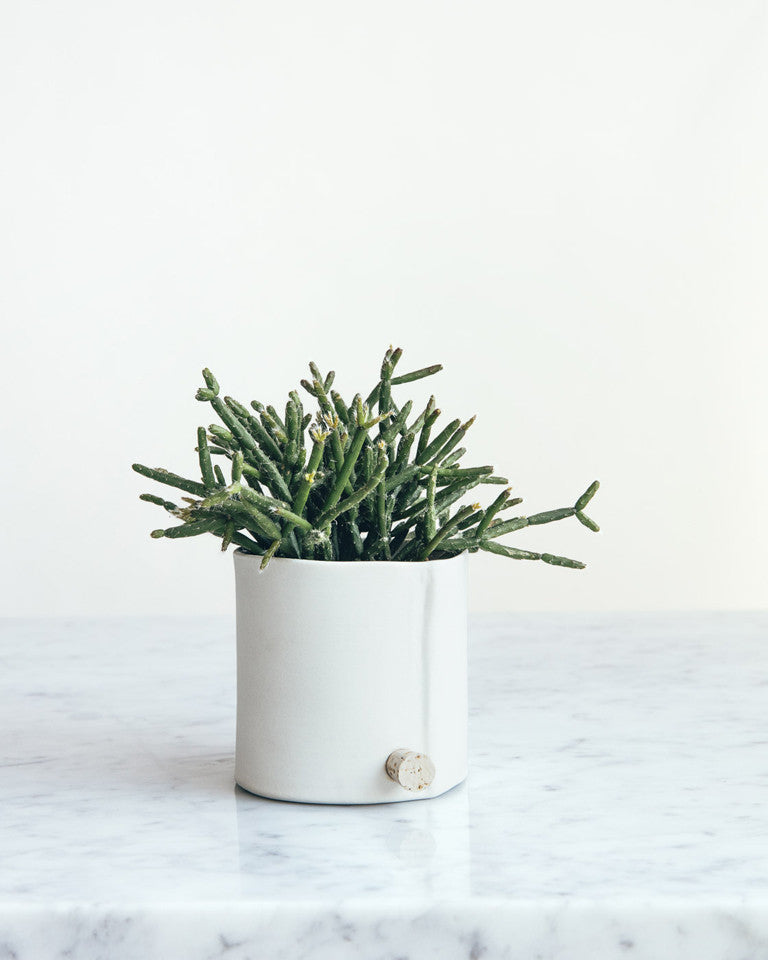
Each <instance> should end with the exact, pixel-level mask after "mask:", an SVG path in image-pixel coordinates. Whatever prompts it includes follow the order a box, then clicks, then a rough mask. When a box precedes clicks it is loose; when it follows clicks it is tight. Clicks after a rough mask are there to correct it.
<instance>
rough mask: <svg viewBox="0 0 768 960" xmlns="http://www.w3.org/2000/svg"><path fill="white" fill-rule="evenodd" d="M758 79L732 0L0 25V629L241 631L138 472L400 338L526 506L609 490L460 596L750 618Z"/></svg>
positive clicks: (82, 6) (760, 127)
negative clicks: (245, 409)
mask: <svg viewBox="0 0 768 960" xmlns="http://www.w3.org/2000/svg"><path fill="white" fill-rule="evenodd" d="M767 78H768V43H767V42H766V6H765V4H764V3H757V2H745V0H736V2H734V0H722V2H709V3H706V2H701V0H697V2H679V0H678V2H675V0H673V2H663V3H662V2H646V3H643V4H637V3H631V4H630V3H616V2H604V3H600V2H595V0H585V2H582V3H572V2H569V0H560V2H554V0H553V2H548V3H522V2H517V0H515V2H509V0H504V2H501V0H499V2H482V0H480V2H471V3H470V2H466V3H451V2H438V0H430V2H424V0H408V2H398V0H394V2H390V3H387V4H371V3H361V2H360V0H354V2H351V0H350V2H339V0H326V2H323V3H317V2H294V3H291V2H288V3H265V2H254V0H250V2H216V3H214V2H211V3H200V2H190V0H183V2H181V0H151V2H148V0H134V2H131V3H130V4H128V3H122V4H118V3H113V2H104V0H100V2H90V3H87V2H84V0H73V2H70V3H66V4H63V3H27V2H22V0H15V2H13V0H11V2H6V3H5V4H4V5H3V13H2V29H0V90H1V94H0V95H1V96H2V101H1V103H0V108H1V111H2V123H1V124H0V138H1V140H2V144H1V145H2V150H0V223H1V227H0V265H1V266H0V273H1V278H2V282H1V283H0V317H1V319H2V366H1V368H0V369H1V371H2V385H1V387H0V390H1V391H2V398H3V399H2V403H3V410H4V416H3V418H2V425H3V430H2V434H3V457H2V469H0V488H1V489H0V495H1V497H2V511H1V512H0V516H1V518H2V519H1V521H0V522H1V523H2V551H0V563H1V564H2V569H1V570H0V584H2V591H3V596H2V604H1V611H2V613H4V614H12V615H26V614H33V613H37V614H82V613H94V614H97V613H129V612H142V613H147V612H152V613H177V612H180V611H187V612H196V611H201V612H203V611H205V612H220V611H225V610H226V611H230V610H231V607H232V594H233V575H232V569H231V567H232V559H231V555H229V554H228V555H222V554H220V553H219V552H218V550H217V542H216V541H215V540H214V539H213V538H211V537H207V538H200V539H199V540H192V541H185V542H179V543H174V542H170V541H158V542H155V541H152V540H150V539H149V537H148V533H149V531H150V530H151V529H152V528H153V527H156V526H159V525H161V523H162V522H163V520H164V515H163V514H162V512H161V511H159V508H156V507H153V506H151V505H148V504H146V503H141V502H140V501H139V500H138V499H137V497H138V494H139V493H141V492H143V491H148V490H152V491H153V492H156V493H159V492H163V490H162V489H161V488H159V487H157V485H155V484H153V483H151V482H150V481H144V480H143V479H142V478H140V477H138V476H137V475H136V474H134V473H132V472H131V470H130V464H131V462H132V461H134V460H139V461H141V462H144V463H147V464H150V465H163V466H166V467H168V468H170V469H173V470H176V471H178V472H181V473H185V474H187V475H193V474H195V473H196V469H197V468H196V460H195V454H194V452H193V448H194V445H195V428H196V426H197V425H198V424H203V423H209V422H210V420H211V417H210V413H209V412H208V408H207V407H203V406H202V405H200V404H198V403H196V401H195V400H194V392H195V390H196V388H197V386H198V385H200V383H201V378H200V374H199V371H200V368H201V367H202V366H203V365H209V366H210V367H211V368H212V369H213V370H214V372H215V373H216V374H217V376H218V377H219V379H220V381H221V383H222V385H223V388H224V390H225V392H227V393H231V394H232V395H234V396H235V397H238V398H240V399H242V400H245V401H247V400H250V399H251V398H253V397H258V398H260V399H262V400H264V401H267V402H269V401H273V402H274V401H281V400H283V399H284V397H285V394H286V392H287V390H288V389H290V388H291V387H292V386H294V385H295V383H296V382H297V381H298V379H299V378H300V377H302V376H304V375H305V366H306V362H307V361H308V360H309V359H312V358H314V359H315V360H316V361H317V362H318V363H319V364H320V365H321V366H322V367H323V368H328V367H331V366H333V367H334V368H335V369H336V370H337V373H338V378H337V384H338V385H339V387H340V388H341V389H342V390H343V391H346V392H349V393H353V392H354V391H355V390H357V389H361V390H364V389H366V388H368V387H369V385H371V384H372V383H373V382H374V380H375V377H376V375H377V371H378V367H379V362H380V357H381V354H382V353H383V351H384V349H385V348H386V346H387V345H388V344H389V343H395V344H399V345H401V346H402V347H403V348H404V350H405V356H404V359H403V361H402V369H412V368H414V367H416V366H421V365H424V364H427V363H432V362H437V361H439V362H442V363H443V364H444V365H445V371H444V372H443V373H442V374H440V376H439V378H435V379H434V380H433V381H432V382H431V383H430V382H427V384H426V385H424V384H420V385H418V387H419V389H417V390H414V391H413V392H414V393H415V394H416V395H417V396H419V397H425V396H426V395H427V393H428V390H429V388H430V387H431V388H432V389H434V390H435V392H436V394H437V397H438V400H439V403H440V406H441V407H442V409H443V410H444V412H445V415H446V417H447V418H452V417H453V416H468V415H470V414H472V413H476V414H477V415H478V421H477V424H476V426H475V428H474V430H473V436H472V442H471V449H470V454H471V457H472V458H473V459H475V460H476V461H477V462H481V463H485V462H492V463H495V464H496V466H497V469H498V470H499V471H501V472H503V473H505V474H506V475H508V476H509V477H510V480H511V482H512V484H513V485H514V488H515V492H516V493H517V494H519V495H521V496H523V497H525V503H524V506H523V507H522V508H521V509H524V510H527V511H529V512H535V511H538V510H543V509H549V508H552V507H556V506H565V505H570V504H572V503H573V501H574V500H575V498H576V497H577V496H578V495H579V494H580V493H581V492H582V490H583V489H584V488H585V487H586V486H587V484H588V483H589V482H590V481H591V480H592V479H593V478H595V477H597V478H599V479H600V480H601V481H602V484H603V486H602V489H601V491H600V493H599V494H598V496H597V498H596V499H595V500H594V501H593V504H592V505H591V507H590V510H589V512H590V513H591V514H592V515H593V516H594V517H595V518H596V519H597V520H598V522H599V523H600V524H601V526H602V528H603V529H602V532H601V533H600V534H599V535H598V536H595V535H593V534H591V533H589V532H588V531H587V530H585V529H584V528H582V527H580V526H579V525H578V524H577V523H576V521H574V520H571V521H566V522H565V523H561V524H556V525H551V526H547V527H541V528H538V529H536V530H531V531H522V532H521V533H520V534H517V535H515V536H514V539H513V538H509V540H510V542H514V543H517V544H519V545H521V546H527V545H531V546H534V547H541V548H542V549H549V550H551V551H552V552H556V553H565V554H567V555H570V556H576V557H578V558H581V559H583V560H585V561H587V562H588V567H587V569H586V570H585V571H581V572H578V571H571V570H560V569H554V568H551V567H547V566H545V565H544V564H540V563H523V562H516V561H511V560H504V559H502V558H500V557H486V556H480V557H474V558H473V563H472V579H471V590H472V605H473V607H474V608H475V609H575V608H592V609H601V608H602V609H637V610H640V609H669V608H701V609H710V608H713V609H714V608H735V607H764V606H765V605H766V599H767V593H766V589H765V584H766V579H767V578H766V572H767V569H766V561H765V556H766V549H767V548H766V542H765V541H766V538H765V532H766V513H767V511H766V502H767V501H768V496H767V495H766V474H767V473H768V471H767V469H766V468H767V467H768V441H767V439H766V436H767V434H766V427H765V422H766V412H767V404H766V388H765V382H764V380H765V369H766V348H767V347H768V335H767V334H766V306H768V296H767V290H766V287H767V282H766V275H767V273H766V254H767V253H768V244H767V243H766V240H768V226H767V223H768V220H767V219H766V213H767V212H768V211H767V210H766V207H767V206H768V204H767V200H768V183H767V179H766V170H767V169H768V137H767V136H766V119H765V118H766V106H767V103H768V97H767V96H766V94H768V83H767V82H766V81H767ZM422 386H424V390H421V387H422ZM406 389H407V388H406ZM401 391H402V388H401ZM400 396H401V397H402V396H403V393H402V392H401V394H400ZM165 489H166V491H167V492H168V493H169V496H173V495H172V494H171V493H170V491H169V490H168V488H165ZM497 490H498V488H496V489H495V490H494V489H493V488H491V491H492V492H494V493H495V492H497Z"/></svg>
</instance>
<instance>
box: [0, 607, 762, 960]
mask: <svg viewBox="0 0 768 960" xmlns="http://www.w3.org/2000/svg"><path fill="white" fill-rule="evenodd" d="M0 663H1V664H2V671H1V672H0V730H2V734H0V861H1V862H0V865H1V869H0V960H4V958H14V960H47V958H65V957H66V958H69V960H102V958H103V960H124V958H125V960H128V958H130V960H136V958H141V960H155V958H157V960H176V958H179V960H206V958H212V957H225V958H226V960H262V958H263V960H304V958H307V960H326V958H327V960H346V958H361V960H404V958H409V960H421V958H426V957H435V958H440V960H453V958H459V957H461V958H470V960H479V958H483V960H493V958H496V957H498V958H505V960H533V958H537V957H541V958H563V960H582V958H584V960H587V958H588V960H602V958H606V960H608V958H614V957H622V958H625V957H631V958H634V960H675V958H678V957H679V958H686V960H688V958H690V960H710V958H711V960H768V803H767V802H766V799H767V798H768V614H765V613H752V614H706V615H705V614H665V615H663V616H662V615H642V616H640V615H638V616H631V615H626V614H621V615H620V614H614V615H608V614H593V615H587V614H575V615H569V616H565V615H557V616H555V615H532V614H528V615H514V616H506V617H486V618H481V619H479V620H475V622H474V625H473V636H472V643H471V670H470V675H471V681H470V704H471V718H470V753H471V769H470V776H469V779H468V780H467V782H466V783H464V784H461V785H460V786H459V787H457V788H455V789H454V790H452V791H450V792H449V793H447V794H445V795H444V796H442V797H438V798H436V799H433V800H428V801H423V802H422V801H420V802H416V803H403V804H382V805H376V806H363V807H336V806H320V805H304V804H291V803H281V802H278V801H270V800H262V799H260V798H258V797H254V796H252V795H250V794H248V793H246V792H244V791H242V790H240V789H239V788H236V787H235V786H234V783H233V745H234V624H233V623H232V622H229V621H226V620H221V619H209V620H200V619H195V620H188V619H181V618H168V619H165V620H163V619H159V618H155V619H151V620H144V619H122V620H119V619H115V620H95V619H94V620H68V621H63V620H38V621H20V620H17V621H13V620H6V621H2V622H1V623H0Z"/></svg>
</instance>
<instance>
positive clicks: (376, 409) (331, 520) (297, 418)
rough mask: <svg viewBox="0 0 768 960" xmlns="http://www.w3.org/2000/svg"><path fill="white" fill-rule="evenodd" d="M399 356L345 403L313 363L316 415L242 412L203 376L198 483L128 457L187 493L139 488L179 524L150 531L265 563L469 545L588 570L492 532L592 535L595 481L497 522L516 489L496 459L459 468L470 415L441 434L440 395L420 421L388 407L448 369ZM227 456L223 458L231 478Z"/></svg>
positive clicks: (289, 408)
mask: <svg viewBox="0 0 768 960" xmlns="http://www.w3.org/2000/svg"><path fill="white" fill-rule="evenodd" d="M401 354H402V351H401V350H400V349H399V348H398V349H392V348H391V347H390V348H389V350H387V352H386V354H385V356H384V360H383V363H382V365H381V373H380V377H379V380H378V383H377V384H376V386H375V387H374V388H373V390H372V391H371V392H370V393H369V394H368V395H367V396H366V397H365V398H363V396H362V395H360V394H357V395H355V397H353V398H352V401H351V402H350V403H347V402H346V401H345V400H344V399H343V398H342V397H341V395H340V394H339V393H338V392H336V391H335V390H333V389H332V388H333V382H334V377H335V374H334V373H333V371H332V372H330V373H328V374H327V375H325V376H323V375H322V374H321V372H320V370H319V369H318V367H317V366H316V365H315V364H314V363H310V365H309V368H310V373H311V377H312V378H311V379H310V380H302V381H301V386H302V387H303V388H304V390H305V391H306V392H307V393H308V394H309V395H310V396H311V397H312V398H313V400H314V401H316V404H317V408H318V409H317V411H316V413H315V415H314V416H313V415H312V414H311V413H305V411H304V406H303V404H302V401H301V398H300V396H299V394H298V392H297V391H295V390H292V391H291V392H290V394H289V397H288V401H287V403H286V406H285V411H284V415H283V416H282V417H281V416H280V414H278V412H277V410H276V409H275V408H274V407H272V406H265V405H264V404H262V403H260V402H259V401H257V400H253V401H251V404H250V409H249V408H248V407H245V406H243V405H242V404H240V403H238V402H237V401H236V400H234V399H233V398H232V397H226V396H225V397H222V396H221V394H220V389H219V384H218V382H217V381H216V378H215V377H214V375H213V374H212V373H211V371H210V370H208V369H205V370H203V379H204V381H205V386H203V387H201V388H200V389H199V390H198V391H197V395H196V398H197V399H198V400H199V401H201V402H203V403H209V404H210V405H211V407H212V408H213V410H214V411H215V413H216V414H217V416H218V417H219V419H220V421H221V424H212V425H211V426H210V427H209V428H208V430H207V431H206V429H205V427H198V430H197V447H196V450H197V454H198V458H199V463H200V479H199V480H188V479H186V478H185V477H182V476H179V475H177V474H175V473H171V472H169V471H168V470H164V469H162V468H160V467H155V468H152V467H146V466H144V465H142V464H140V463H135V464H133V469H134V470H135V471H136V472H137V473H140V474H141V475H142V476H145V477H148V478H150V479H152V480H156V481H158V482H160V483H162V484H165V485H167V486H171V487H176V488H177V489H178V490H180V491H182V492H183V493H185V494H188V496H183V497H181V500H182V501H183V504H182V505H177V504H176V503H173V502H171V501H169V500H165V499H164V498H162V497H159V496H156V495H154V494H150V493H145V494H142V495H141V499H142V500H146V501H148V502H149V503H153V504H156V505H158V506H160V507H162V508H163V509H164V510H166V511H167V512H168V513H169V514H170V515H171V516H173V517H175V518H176V519H178V520H181V521H182V522H181V524H178V525H175V526H170V527H167V528H161V529H157V530H153V531H152V534H151V535H152V537H155V538H161V537H168V538H169V539H176V538H181V537H193V536H197V535H198V534H203V533H212V534H214V535H215V536H217V537H220V538H221V549H222V550H226V549H227V548H228V547H229V546H230V544H234V545H236V546H237V547H240V548H241V549H242V550H245V551H247V552H248V553H252V554H256V555H258V556H261V557H262V561H261V568H262V569H263V568H264V567H266V566H267V564H268V563H269V561H270V559H271V558H272V557H293V558H299V559H309V560H352V561H355V560H359V561H365V560H376V561H382V560H383V561H391V560H397V561H429V560H433V559H439V558H445V557H452V556H455V555H457V554H458V553H461V552H463V551H465V550H467V551H469V552H470V553H473V552H476V551H478V550H485V551H488V552H489V553H496V554H500V555H502V556H505V557H511V558H513V559H515V560H542V561H544V562H545V563H548V564H552V565H554V566H560V567H570V568H573V569H579V568H582V567H584V566H585V565H584V564H583V563H581V562H580V561H578V560H571V559H569V558H568V557H561V556H556V555H554V554H551V553H536V552H534V551H531V550H521V549H518V548H516V547H512V546H508V545H506V544H503V543H500V542H499V538H501V537H503V536H504V535H505V534H508V533H513V532H514V531H516V530H520V529H522V528H523V527H529V526H537V525H539V524H544V523H552V522H554V521H558V520H563V519H565V518H567V517H576V519H577V520H579V522H580V523H582V524H583V525H584V526H585V527H587V528H588V529H590V530H593V531H597V530H598V529H599V527H598V526H597V524H596V523H595V521H594V520H592V518H591V517H589V516H587V515H586V514H585V513H584V510H585V508H586V506H587V505H588V503H589V502H590V500H591V499H592V497H593V496H594V494H595V493H596V491H597V489H598V487H599V483H598V482H597V481H595V482H594V483H592V484H591V485H590V486H589V487H588V488H587V490H586V491H585V492H584V493H583V494H582V495H581V496H580V497H579V498H578V500H576V502H575V504H574V505H573V506H572V507H562V508H560V509H556V510H548V511H545V512H543V513H536V514H533V515H529V516H514V517H511V518H509V519H503V518H502V513H503V512H505V511H507V510H510V509H512V508H513V507H516V506H517V505H518V504H519V503H521V502H522V501H521V499H520V498H519V497H512V495H511V488H510V487H509V486H508V485H507V484H508V481H507V479H506V478H505V477H500V476H497V475H496V474H495V473H494V468H493V467H491V466H479V467H465V466H462V465H461V460H462V457H463V455H464V453H465V450H464V448H463V447H461V446H460V443H461V441H462V438H463V437H464V435H465V434H466V432H467V431H468V430H469V428H470V427H471V426H472V423H473V422H474V419H475V418H474V417H472V418H471V419H469V420H467V421H466V422H464V423H462V421H461V420H452V421H451V422H450V423H449V424H448V425H447V426H446V427H444V428H443V429H442V430H439V431H436V430H435V424H436V422H437V420H438V418H439V416H440V413H441V411H440V410H439V409H438V408H437V407H436V405H435V399H434V397H431V398H430V400H429V402H428V403H427V405H426V407H425V409H424V410H423V411H422V412H421V413H419V414H418V415H414V416H411V413H412V406H413V404H412V402H411V401H407V402H406V403H404V404H402V405H398V403H396V402H395V399H394V396H393V388H396V387H399V386H401V385H403V384H407V383H412V382H413V381H416V380H421V379H423V378H424V377H428V376H431V375H433V374H435V373H437V372H438V371H440V370H441V369H442V367H441V365H440V364H435V365H433V366H429V367H424V368H423V369H421V370H414V371H412V372H410V373H406V374H401V375H395V368H396V366H397V363H398V361H399V360H400V357H401ZM214 458H217V459H218V460H219V462H216V463H214ZM222 460H228V461H229V464H228V473H229V478H230V479H229V482H228V481H227V479H226V477H225V474H224V471H223V470H222V468H221V461H222ZM495 484H498V485H501V486H504V488H505V489H504V490H503V491H502V492H501V493H500V494H499V495H498V496H497V497H495V499H493V501H492V502H491V503H490V504H489V505H488V506H486V507H485V508H483V507H481V505H480V504H479V503H471V504H467V505H461V504H460V503H459V501H461V500H462V498H464V497H465V495H466V494H468V493H469V491H470V490H474V489H475V488H477V487H479V486H483V485H495Z"/></svg>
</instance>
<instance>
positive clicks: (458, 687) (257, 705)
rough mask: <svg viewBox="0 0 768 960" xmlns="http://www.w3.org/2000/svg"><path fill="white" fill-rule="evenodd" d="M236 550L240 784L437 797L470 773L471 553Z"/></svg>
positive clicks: (291, 793) (366, 796)
mask: <svg viewBox="0 0 768 960" xmlns="http://www.w3.org/2000/svg"><path fill="white" fill-rule="evenodd" d="M234 557H235V577H236V586H237V749H236V763H235V779H236V780H237V782H238V783H239V784H240V786H242V787H244V788H245V789H246V790H250V791H251V792H252V793H257V794H260V795H261V796H264V797H273V798H275V799H279V800H297V801H304V802H309V803H387V802H392V801H398V800H417V799H421V798H426V797H436V796H438V795H439V794H441V793H444V792H445V791H446V790H449V789H450V788H451V787H454V786H456V784H457V783H460V782H461V781H462V780H463V779H464V778H465V777H466V772H467V602H466V556H465V555H462V556H459V557H454V558H453V559H450V560H435V561H428V562H424V563H419V562H415V563H396V562H368V563H366V562H358V563H346V562H321V561H314V560H289V559H273V560H272V561H270V563H269V566H268V567H267V569H266V570H264V571H263V572H260V571H259V563H260V558H258V557H254V556H251V555H249V554H246V553H243V552H241V551H239V550H237V551H235V554H234ZM397 751H413V752H414V753H415V754H416V757H414V756H406V757H405V760H404V762H402V763H401V765H400V768H399V776H400V780H401V781H402V783H404V784H405V785H406V786H403V785H401V782H397V781H396V780H394V779H392V776H397V775H398V761H402V760H403V757H402V756H397V755H396V756H394V757H392V755H393V754H397ZM388 759H390V763H389V770H390V773H388V772H387V761H388ZM430 761H431V763H432V764H433V765H434V771H432V770H431V768H430ZM430 773H433V779H432V780H431V783H429V785H428V786H425V785H424V783H425V781H426V780H429V779H430V776H429V774H430ZM407 787H410V788H411V789H407Z"/></svg>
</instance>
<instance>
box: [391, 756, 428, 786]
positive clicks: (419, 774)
mask: <svg viewBox="0 0 768 960" xmlns="http://www.w3.org/2000/svg"><path fill="white" fill-rule="evenodd" d="M386 767H387V775H388V776H389V778H390V780H394V781H395V783H399V784H400V786H401V787H403V789H404V790H414V791H415V790H426V788H427V787H428V786H429V785H430V783H432V781H433V780H434V779H435V765H434V763H432V761H431V760H430V759H429V757H428V756H427V755H426V754H424V753H416V751H415V750H402V749H401V750H393V752H392V753H390V755H389V756H388V757H387V763H386Z"/></svg>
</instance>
